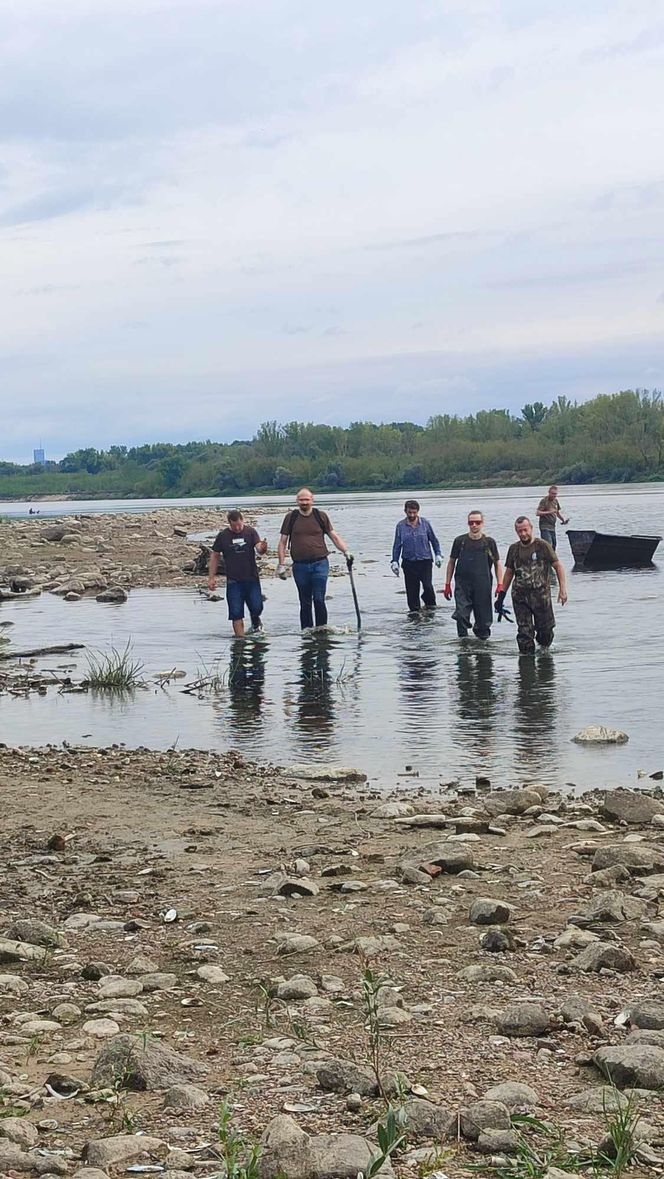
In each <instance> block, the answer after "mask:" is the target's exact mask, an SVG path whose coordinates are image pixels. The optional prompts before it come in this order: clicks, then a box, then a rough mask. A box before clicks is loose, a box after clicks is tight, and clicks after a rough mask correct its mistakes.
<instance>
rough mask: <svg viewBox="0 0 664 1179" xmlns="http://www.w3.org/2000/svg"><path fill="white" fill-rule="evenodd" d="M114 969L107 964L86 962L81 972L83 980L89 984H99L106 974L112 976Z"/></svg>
mask: <svg viewBox="0 0 664 1179" xmlns="http://www.w3.org/2000/svg"><path fill="white" fill-rule="evenodd" d="M112 973H113V968H112V967H111V966H109V965H108V963H107V962H86V964H85V966H84V967H83V969H82V971H81V978H84V979H86V980H87V981H88V982H98V981H99V979H100V978H103V977H104V975H106V974H112Z"/></svg>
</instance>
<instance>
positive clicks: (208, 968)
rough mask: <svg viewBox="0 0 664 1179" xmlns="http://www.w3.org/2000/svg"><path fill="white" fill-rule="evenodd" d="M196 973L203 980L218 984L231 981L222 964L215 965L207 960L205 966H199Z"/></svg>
mask: <svg viewBox="0 0 664 1179" xmlns="http://www.w3.org/2000/svg"><path fill="white" fill-rule="evenodd" d="M196 974H197V975H198V977H199V978H200V979H202V980H203V982H208V983H216V984H217V985H218V986H220V985H221V983H227V982H230V979H229V977H228V975H227V974H226V973H225V971H223V970H222V969H221V966H215V965H214V963H212V962H206V963H205V965H204V966H199V967H198V970H197V971H196Z"/></svg>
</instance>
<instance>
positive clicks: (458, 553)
mask: <svg viewBox="0 0 664 1179" xmlns="http://www.w3.org/2000/svg"><path fill="white" fill-rule="evenodd" d="M480 553H485V554H486V559H487V564H488V566H489V569H492V568H493V566H494V565H495V563H496V561H498V559H499V554H498V545H497V544H496V542H495V540H494V539H493V537H492V536H479V537H478V538H477V540H473V538H472V536H469V535H468V533H467V532H464V533H463V535H462V536H456V537H455V538H454V542H453V544H452V549H451V552H450V559H451V560H452V561H458V565H457V570H456V573H457V577H459V576H460V575H461V574H462V573H463V572H464V570H465V569H466V568H467V569H468V571H470V570H471V569H472V568H473V567H474V563H475V560H476V559H477V556H478V554H480Z"/></svg>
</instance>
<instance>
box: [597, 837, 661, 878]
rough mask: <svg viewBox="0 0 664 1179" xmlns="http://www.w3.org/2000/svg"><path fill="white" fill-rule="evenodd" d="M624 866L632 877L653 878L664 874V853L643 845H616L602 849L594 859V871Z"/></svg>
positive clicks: (599, 849) (658, 849) (598, 850)
mask: <svg viewBox="0 0 664 1179" xmlns="http://www.w3.org/2000/svg"><path fill="white" fill-rule="evenodd" d="M614 864H622V866H623V867H624V868H627V870H628V872H629V873H630V875H631V876H652V875H653V873H654V872H664V851H662V850H661V849H660V848H654V847H646V845H645V844H643V843H636V844H635V843H614V844H611V845H610V846H609V847H600V848H598V849H597V851H596V852H595V855H594V858H593V865H592V866H593V871H594V872H595V871H597V870H598V869H601V868H611V867H613V865H614Z"/></svg>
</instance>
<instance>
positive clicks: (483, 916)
mask: <svg viewBox="0 0 664 1179" xmlns="http://www.w3.org/2000/svg"><path fill="white" fill-rule="evenodd" d="M511 915H512V905H508V904H507V902H506V901H497V900H493V899H492V898H491V897H477V898H476V900H474V901H473V903H472V905H471V906H470V912H469V914H468V917H469V919H470V921H472V922H473V924H474V925H505V924H506V923H507V922H508V921H509V919H510V917H511Z"/></svg>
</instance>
